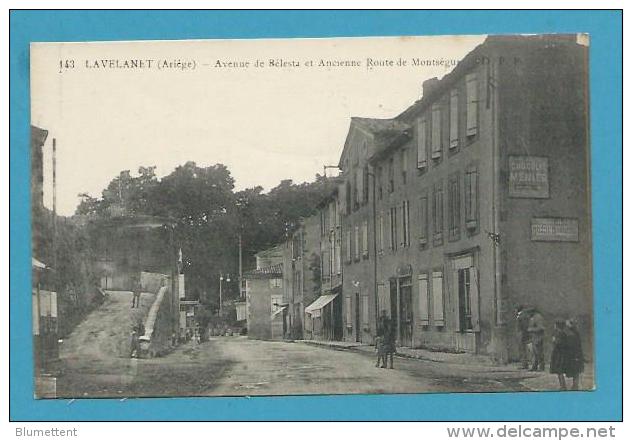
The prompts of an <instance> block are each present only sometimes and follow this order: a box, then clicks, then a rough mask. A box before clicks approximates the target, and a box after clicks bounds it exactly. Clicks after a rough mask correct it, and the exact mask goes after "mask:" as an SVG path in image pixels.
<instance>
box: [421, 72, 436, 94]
mask: <svg viewBox="0 0 632 441" xmlns="http://www.w3.org/2000/svg"><path fill="white" fill-rule="evenodd" d="M438 85H439V79H438V78H437V77H432V78H430V79H428V80H426V81H424V82H423V84H422V86H421V89H422V90H421V93H422V96H423V97H427V96H428V95H430V94H432V92H433V91H434V90H435V89H436V88H437V86H438Z"/></svg>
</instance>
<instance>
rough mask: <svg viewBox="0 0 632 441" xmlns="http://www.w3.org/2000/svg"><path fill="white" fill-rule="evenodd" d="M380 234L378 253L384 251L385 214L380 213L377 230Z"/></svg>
mask: <svg viewBox="0 0 632 441" xmlns="http://www.w3.org/2000/svg"><path fill="white" fill-rule="evenodd" d="M377 234H378V241H377V246H378V251H384V213H383V212H380V218H379V224H378V229H377Z"/></svg>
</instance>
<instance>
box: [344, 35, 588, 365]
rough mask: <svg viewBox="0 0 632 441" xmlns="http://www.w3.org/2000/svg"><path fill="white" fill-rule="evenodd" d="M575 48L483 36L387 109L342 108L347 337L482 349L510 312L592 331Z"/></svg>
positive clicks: (499, 341) (582, 51)
mask: <svg viewBox="0 0 632 441" xmlns="http://www.w3.org/2000/svg"><path fill="white" fill-rule="evenodd" d="M586 66H587V47H585V46H583V45H581V44H578V43H577V42H576V39H575V36H537V37H536V36H533V37H531V36H530V37H519V36H516V37H489V38H488V39H487V40H486V41H485V42H484V43H483V44H481V45H480V46H478V47H477V48H475V49H474V50H473V51H472V52H471V53H469V54H468V55H467V56H466V57H465V58H464V59H463V60H462V61H461V62H460V63H459V64H458V65H457V66H456V67H455V69H454V70H453V71H452V72H451V73H449V74H448V75H446V76H445V77H444V78H443V79H441V80H437V79H432V80H428V81H426V82H424V88H423V96H422V98H421V99H420V100H419V101H417V102H416V103H414V104H413V105H412V106H411V107H409V108H408V109H406V110H405V111H404V112H403V113H401V114H400V115H398V116H396V117H395V118H393V119H388V120H376V119H366V118H352V120H351V126H350V129H349V134H348V136H347V139H346V142H345V146H344V150H343V152H342V155H341V159H340V168H341V170H342V176H343V177H344V184H343V185H341V188H340V192H339V197H338V201H339V204H340V209H341V214H342V222H341V223H342V237H343V240H342V260H343V262H344V266H343V268H342V272H343V275H344V277H343V283H342V296H343V299H344V301H343V303H342V309H343V320H344V339H345V340H351V341H358V342H364V343H370V342H372V341H373V339H374V337H375V333H376V326H375V324H376V317H377V316H378V315H379V314H380V313H381V312H382V311H385V312H386V313H387V314H389V315H390V316H391V317H392V318H393V319H394V320H395V322H396V323H397V328H398V335H399V338H398V341H399V344H400V345H403V346H411V347H431V348H439V349H448V350H462V351H467V352H475V353H485V354H490V355H494V356H495V357H496V358H498V359H500V360H507V359H509V358H510V357H511V356H512V355H513V354H512V350H511V348H512V347H515V344H514V343H515V340H514V338H515V322H514V309H515V307H516V306H517V305H520V304H528V305H531V306H534V307H536V308H538V309H539V310H540V311H541V312H542V313H543V314H544V316H545V318H546V319H547V321H548V323H549V324H550V325H549V327H552V320H553V318H556V317H560V318H568V317H576V318H578V319H579V320H580V322H581V326H582V330H583V334H584V336H585V337H586V343H587V344H588V345H590V343H591V338H590V336H591V335H592V290H591V283H592V282H591V280H592V277H591V275H592V274H591V231H590V228H591V223H590V209H589V207H590V197H589V187H588V182H589V180H588V179H589V168H588V148H587V142H588V110H587V109H588V107H587V104H588V101H587V100H588V96H587V69H586Z"/></svg>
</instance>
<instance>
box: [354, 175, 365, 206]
mask: <svg viewBox="0 0 632 441" xmlns="http://www.w3.org/2000/svg"><path fill="white" fill-rule="evenodd" d="M363 179H364V173H362V170H361V169H359V168H358V169H356V200H355V202H356V204H360V203H361V202H362V201H363V200H364V195H363V194H362V192H363V190H364V182H363Z"/></svg>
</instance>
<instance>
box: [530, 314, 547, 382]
mask: <svg viewBox="0 0 632 441" xmlns="http://www.w3.org/2000/svg"><path fill="white" fill-rule="evenodd" d="M527 331H528V332H529V340H530V343H531V346H532V350H533V365H532V366H531V370H532V371H538V370H540V371H543V370H544V331H545V326H544V317H542V314H540V312H539V311H538V310H537V309H535V308H534V309H533V311H532V313H531V317H530V318H529V327H528V328H527Z"/></svg>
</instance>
